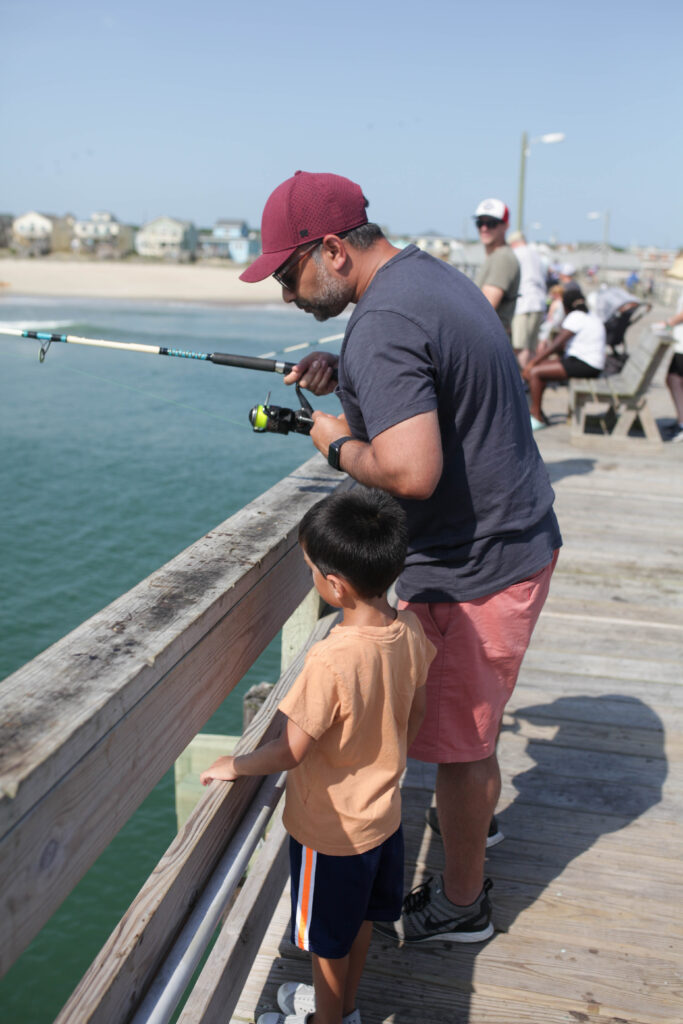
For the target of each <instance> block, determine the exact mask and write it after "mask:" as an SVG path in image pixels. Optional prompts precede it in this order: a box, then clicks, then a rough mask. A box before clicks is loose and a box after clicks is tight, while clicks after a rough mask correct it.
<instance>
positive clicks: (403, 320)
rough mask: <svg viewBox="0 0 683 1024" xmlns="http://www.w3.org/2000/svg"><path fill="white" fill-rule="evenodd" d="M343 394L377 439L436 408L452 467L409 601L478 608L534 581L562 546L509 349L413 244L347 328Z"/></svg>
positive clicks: (419, 544)
mask: <svg viewBox="0 0 683 1024" xmlns="http://www.w3.org/2000/svg"><path fill="white" fill-rule="evenodd" d="M337 394H338V396H339V399H340V401H341V403H342V407H343V409H344V413H345V415H346V418H347V420H348V422H349V426H350V428H351V431H352V433H353V435H354V437H357V438H359V439H360V440H362V441H371V440H372V439H373V438H374V437H376V436H377V435H378V434H381V433H382V432H383V431H384V430H387V429H388V428H389V427H392V426H394V425H395V424H397V423H400V422H402V421H403V420H406V419H410V418H411V417H413V416H417V415H419V414H420V413H424V412H429V411H431V410H433V409H435V410H437V412H438V417H439V426H440V429H441V440H442V446H443V462H444V469H443V474H442V477H441V480H440V481H439V484H438V485H437V488H436V490H435V492H434V494H433V495H432V496H431V498H429V499H427V500H426V501H415V500H409V501H407V500H401V504H402V505H403V507H404V509H405V510H406V513H407V516H408V533H409V547H408V558H407V561H406V567H405V569H404V571H403V573H402V575H401V577H400V579H399V582H398V584H397V588H396V589H397V592H398V594H399V597H402V598H403V599H404V600H412V601H469V600H473V599H474V598H477V597H483V596H484V595H486V594H491V593H494V592H495V591H497V590H501V589H502V588H503V587H507V586H510V585H511V584H513V583H516V582H519V581H520V580H523V579H526V578H528V577H529V576H531V575H533V574H534V573H535V572H538V571H539V570H540V569H542V568H543V567H544V566H545V565H547V564H548V563H549V562H550V560H551V558H552V554H553V551H554V550H555V548H558V547H559V546H560V545H561V543H562V540H561V537H560V531H559V527H558V524H557V520H556V518H555V514H554V512H553V508H552V506H553V500H554V494H553V490H552V487H551V486H550V481H549V479H548V473H547V471H546V468H545V466H544V464H543V460H542V459H541V456H540V454H539V451H538V448H537V446H536V442H535V441H534V438H533V434H532V431H531V423H530V417H529V410H528V406H527V401H526V397H525V394H524V390H523V388H522V383H521V379H520V374H519V369H518V367H517V363H516V361H515V357H514V355H513V352H512V348H511V346H510V341H509V339H508V337H507V335H506V333H505V331H504V329H503V327H502V326H501V323H500V320H499V319H498V316H497V315H496V313H495V311H494V309H493V307H492V306H491V305H490V303H489V302H488V300H487V299H486V298H485V297H484V296H483V295H482V293H481V292H480V290H479V289H478V288H477V287H476V285H474V284H473V283H472V282H471V281H470V280H469V279H468V278H467V277H465V275H464V274H461V273H460V272H459V271H457V270H455V269H454V268H453V267H450V266H448V265H447V264H446V263H443V262H442V261H441V260H437V259H434V258H433V257H432V256H429V255H428V254H427V253H423V252H421V251H420V250H419V249H417V248H416V247H415V246H413V245H411V246H408V247H407V248H406V249H404V250H402V252H400V253H399V254H398V255H396V256H394V257H393V258H392V259H391V260H389V262H388V263H385V264H384V266H382V267H381V268H380V270H379V271H378V272H377V274H376V275H375V277H374V278H373V280H372V282H371V283H370V285H369V287H368V288H367V289H366V291H365V293H364V294H363V295H362V297H361V299H360V301H359V302H358V304H357V306H356V308H355V309H354V311H353V314H352V315H351V318H350V320H349V323H348V327H347V329H346V333H345V336H344V342H343V345H342V349H341V353H340V358H339V386H338V388H337Z"/></svg>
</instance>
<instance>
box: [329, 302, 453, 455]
mask: <svg viewBox="0 0 683 1024" xmlns="http://www.w3.org/2000/svg"><path fill="white" fill-rule="evenodd" d="M434 360H435V353H434V352H433V351H432V350H431V346H430V341H429V338H428V336H427V334H426V333H425V331H424V330H422V328H421V327H420V326H419V325H418V324H416V323H414V322H413V321H412V320H410V319H409V318H408V317H406V316H403V315H402V314H400V313H395V312H391V311H388V310H386V311H385V310H373V311H370V312H368V313H366V314H364V315H363V316H361V317H360V318H359V320H358V322H357V323H356V324H354V327H353V330H352V332H351V335H350V337H349V339H348V342H347V345H346V350H345V355H344V375H345V377H346V378H347V379H348V381H349V383H350V385H351V387H352V389H353V392H354V393H355V397H356V400H357V402H358V404H359V405H360V408H361V409H362V410H363V420H364V422H365V429H366V431H367V435H368V439H369V440H370V441H371V440H372V439H373V438H374V437H376V436H377V434H381V433H382V431H384V430H387V429H388V428H389V427H393V426H395V425H396V424H397V423H402V422H403V421H404V420H408V419H411V418H412V417H413V416H418V415H420V414H421V413H425V412H431V411H432V410H433V409H436V408H437V395H436V388H435V375H436V369H435V365H434ZM343 391H344V388H343V387H341V388H340V389H339V391H338V393H339V397H340V398H341V400H342V402H343V400H344V398H343Z"/></svg>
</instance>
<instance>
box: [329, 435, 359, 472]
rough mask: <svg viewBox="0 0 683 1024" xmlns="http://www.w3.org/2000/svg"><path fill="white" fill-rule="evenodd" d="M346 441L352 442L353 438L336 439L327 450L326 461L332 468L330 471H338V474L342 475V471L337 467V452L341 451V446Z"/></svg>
mask: <svg viewBox="0 0 683 1024" xmlns="http://www.w3.org/2000/svg"><path fill="white" fill-rule="evenodd" d="M347 441H353V438H352V437H338V438H337V440H336V441H332V443H331V444H330V447H329V448H328V449H327V461H328V462H329V464H330V465H331V466H332V469H338V470H339V472H340V473H343V472H344V470H343V469H342V468H341V466H340V465H339V452H340V451H341V446H342V445H343V444H346V442H347Z"/></svg>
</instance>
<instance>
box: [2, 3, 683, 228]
mask: <svg viewBox="0 0 683 1024" xmlns="http://www.w3.org/2000/svg"><path fill="white" fill-rule="evenodd" d="M0 37H2V39H3V59H2V61H1V62H0V119H1V123H0V131H1V134H0V138H2V140H3V147H2V148H3V151H4V152H3V156H2V159H1V160H0V212H5V211H6V212H10V213H14V214H17V213H21V212H24V211H25V210H27V209H32V208H33V209H39V210H43V211H45V212H50V213H64V212H66V211H69V212H73V213H75V214H76V215H77V216H79V217H85V216H88V215H89V214H90V213H91V212H92V211H93V210H101V209H105V210H111V211H112V212H113V213H115V214H116V215H117V217H119V219H121V220H126V221H131V222H134V223H140V222H143V221H144V220H146V219H151V218H152V217H155V216H158V215H160V214H164V213H168V214H171V215H173V216H178V217H183V218H188V219H191V220H194V221H195V223H197V224H198V225H199V226H210V225H211V224H213V222H214V221H215V220H216V219H217V218H218V217H243V218H245V219H246V220H248V221H249V223H250V224H252V225H258V224H259V223H260V216H261V210H262V207H263V203H264V201H265V199H266V197H267V196H268V194H269V193H270V192H271V191H272V189H273V188H274V187H275V186H276V185H277V184H279V182H280V181H282V180H283V179H284V178H287V177H289V176H290V175H291V174H292V173H293V172H294V171H295V170H297V169H298V168H302V169H304V170H310V171H334V172H336V173H340V174H345V175H348V176H349V177H351V178H353V179H354V180H355V181H357V182H359V183H360V184H361V186H362V187H363V190H364V192H365V194H366V195H367V196H368V198H369V199H370V215H371V217H372V219H374V220H377V221H378V222H379V223H381V224H383V225H385V226H387V227H389V228H390V229H391V230H392V231H394V232H397V233H399V232H402V231H405V232H419V231H425V230H428V229H434V230H437V231H441V232H444V233H452V234H456V235H459V236H462V235H463V232H464V231H465V229H466V228H467V230H468V231H469V236H470V237H473V236H474V232H473V229H472V220H471V214H472V213H473V211H474V208H475V206H476V204H477V202H478V201H479V200H480V199H482V198H484V197H486V196H499V197H501V198H503V199H505V200H506V201H507V202H508V204H509V205H510V207H511V211H512V219H513V222H514V221H515V219H516V205H517V188H518V175H519V161H520V144H521V134H522V132H523V131H527V132H528V133H529V136H530V137H534V136H540V135H543V134H545V133H549V132H564V133H565V136H566V138H565V141H564V142H561V143H558V144H555V145H543V144H540V143H536V144H532V146H531V149H530V155H529V158H528V160H527V186H526V202H525V224H526V225H527V226H528V227H529V229H530V230H529V234H530V235H531V237H532V238H534V237H541V238H548V237H550V236H552V235H554V236H556V237H558V238H559V239H560V240H565V241H570V240H575V239H582V240H586V241H600V240H601V238H602V231H603V223H604V221H603V220H602V219H601V218H598V219H594V220H589V219H588V217H587V214H588V213H590V212H600V213H601V214H604V213H605V212H607V211H608V212H609V224H610V240H611V241H613V242H614V243H615V244H618V245H629V244H631V243H637V244H654V245H659V246H665V247H679V246H683V184H682V183H683V130H682V128H681V122H682V119H681V112H680V89H681V73H680V70H679V72H678V75H676V69H677V68H678V69H680V68H681V66H682V64H683V56H682V53H681V39H683V4H682V3H681V2H680V0H667V2H665V0H651V2H650V3H648V4H643V3H642V2H639V3H635V2H633V0H622V2H620V3H616V2H614V0H592V2H590V3H589V2H585V0H575V2H573V3H572V4H553V3H548V2H536V0H520V2H513V0H506V2H501V0H487V2H479V3H474V2H471V0H466V2H461V0H421V2H420V3H415V2H411V3H407V2H401V0H394V2H387V0H365V2H359V0H347V2H345V3H339V2H337V3H325V2H324V0H316V2H311V0H296V2H292V3H283V2H278V3H273V2H270V0H260V2H259V0H256V2H254V0H252V2H251V3H248V2H245V0H241V2H239V3H236V2H235V0H222V2H215V0H194V2H193V3H188V2H186V0H185V2H183V3H179V2H176V0H166V2H164V3H158V2H145V0H138V2H137V3H132V2H130V0H118V2H117V3H116V4H107V3H93V2H92V0H90V2H88V3H85V2H84V0H78V2H69V0H64V2H62V3H59V4H56V3H54V0H50V2H44V0H0ZM532 224H540V225H541V227H539V228H535V229H534V228H532V227H531V225H532Z"/></svg>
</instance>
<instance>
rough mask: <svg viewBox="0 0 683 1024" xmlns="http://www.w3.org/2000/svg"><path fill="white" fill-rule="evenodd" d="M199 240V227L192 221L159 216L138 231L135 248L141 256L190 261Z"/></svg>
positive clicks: (193, 256)
mask: <svg viewBox="0 0 683 1024" xmlns="http://www.w3.org/2000/svg"><path fill="white" fill-rule="evenodd" d="M197 240H198V234H197V228H196V227H195V225H194V224H193V223H192V221H189V220H177V219H176V218H175V217H157V218H155V220H150V221H148V222H147V224H144V225H143V226H142V228H141V229H140V230H139V231H138V233H137V235H136V237H135V250H136V252H138V253H139V254H140V256H153V257H156V258H157V259H168V260H178V261H188V260H193V259H194V258H195V253H196V251H197Z"/></svg>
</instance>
